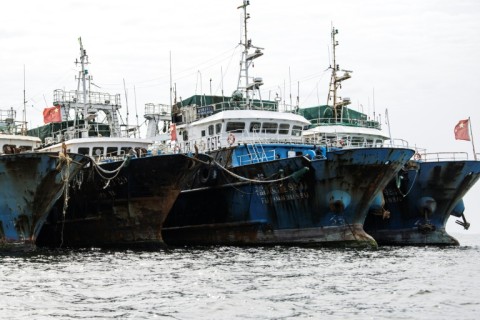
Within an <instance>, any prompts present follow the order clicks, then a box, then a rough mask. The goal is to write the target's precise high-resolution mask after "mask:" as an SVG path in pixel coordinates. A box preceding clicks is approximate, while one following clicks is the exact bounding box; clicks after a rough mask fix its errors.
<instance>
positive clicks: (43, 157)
mask: <svg viewBox="0 0 480 320" xmlns="http://www.w3.org/2000/svg"><path fill="white" fill-rule="evenodd" d="M69 156H70V157H71V159H72V160H73V161H72V162H71V163H70V165H69V166H66V165H65V164H63V165H62V166H61V169H60V170H57V165H58V163H59V160H58V154H57V153H46V152H42V153H40V152H39V153H33V152H32V153H19V154H8V155H1V156H0V222H1V227H0V245H1V246H9V245H23V244H27V245H30V244H33V243H34V241H35V239H36V237H37V235H38V234H39V232H40V230H41V228H42V226H43V224H44V222H45V219H46V217H47V214H48V212H49V210H50V209H51V207H52V206H53V204H54V202H55V201H56V200H57V199H58V198H59V197H60V196H61V194H62V193H63V188H64V179H68V178H69V179H72V178H73V177H74V176H75V175H76V174H77V172H78V171H79V170H80V169H81V168H82V167H83V166H84V165H85V164H86V163H87V162H88V161H89V160H88V158H87V157H85V156H83V155H78V154H69Z"/></svg>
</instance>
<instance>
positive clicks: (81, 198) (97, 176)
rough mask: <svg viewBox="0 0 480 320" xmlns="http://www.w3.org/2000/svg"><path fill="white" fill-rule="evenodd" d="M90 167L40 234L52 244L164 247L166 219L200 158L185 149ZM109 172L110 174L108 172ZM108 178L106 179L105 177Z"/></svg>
mask: <svg viewBox="0 0 480 320" xmlns="http://www.w3.org/2000/svg"><path fill="white" fill-rule="evenodd" d="M121 165H122V163H121V162H118V161H117V162H111V163H104V164H102V165H100V168H101V169H102V171H101V172H100V171H98V170H94V169H93V168H87V169H85V170H83V172H82V174H81V175H80V176H79V178H78V179H77V180H76V181H75V182H74V183H72V186H71V188H70V192H69V196H70V199H69V202H68V208H67V210H66V213H65V216H63V215H62V211H63V202H62V201H58V202H57V203H56V205H55V206H54V208H53V210H52V211H51V213H50V215H49V217H48V221H47V222H46V223H45V225H44V228H43V229H42V232H41V233H40V235H39V237H38V239H37V245H39V246H48V247H73V248H75V247H76V248H78V247H100V248H102V247H127V248H158V247H164V242H163V239H162V234H161V230H162V225H163V222H164V220H165V218H166V217H167V215H168V213H169V211H170V209H171V207H172V205H173V203H174V202H175V200H176V199H177V197H178V195H179V194H180V191H181V189H182V187H183V183H184V182H185V181H188V179H189V178H190V177H191V175H192V174H193V173H194V172H195V170H196V168H197V167H198V166H199V165H200V162H199V161H197V159H195V158H193V157H189V156H186V155H183V154H164V155H158V156H146V157H141V158H132V159H131V160H130V161H129V163H128V165H124V166H123V167H122V168H121V169H120V170H119V171H118V172H117V173H115V176H114V177H113V176H112V172H114V171H115V170H116V169H118V168H119V167H120V166H121ZM105 172H110V174H105ZM106 178H108V179H106Z"/></svg>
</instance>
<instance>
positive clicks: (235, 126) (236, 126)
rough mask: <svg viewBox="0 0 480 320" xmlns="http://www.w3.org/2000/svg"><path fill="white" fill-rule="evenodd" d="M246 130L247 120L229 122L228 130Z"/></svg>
mask: <svg viewBox="0 0 480 320" xmlns="http://www.w3.org/2000/svg"><path fill="white" fill-rule="evenodd" d="M243 130H245V122H227V132H230V131H243Z"/></svg>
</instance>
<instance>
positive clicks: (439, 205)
mask: <svg viewBox="0 0 480 320" xmlns="http://www.w3.org/2000/svg"><path fill="white" fill-rule="evenodd" d="M399 178H400V179H394V180H393V181H391V183H389V184H388V186H387V188H385V190H384V192H383V195H384V198H385V209H386V210H388V211H389V212H390V217H389V218H387V217H383V216H381V215H376V214H369V215H368V217H367V219H366V221H365V230H366V231H367V232H368V233H369V234H371V235H372V236H373V237H374V238H375V240H377V242H378V244H379V245H440V246H442V245H458V244H459V243H458V241H457V240H456V239H455V238H454V237H452V236H450V235H449V234H448V233H447V232H446V230H445V226H446V223H447V220H448V218H449V217H450V215H451V214H456V213H455V211H456V210H455V208H456V207H457V206H459V204H461V201H462V197H463V196H464V195H465V194H466V193H467V192H468V190H470V188H471V187H472V186H473V185H474V184H475V183H476V182H477V181H478V179H479V178H480V161H439V162H417V163H413V165H412V166H410V167H409V168H408V169H405V170H402V171H401V173H400V174H399ZM398 185H399V187H397V186H398Z"/></svg>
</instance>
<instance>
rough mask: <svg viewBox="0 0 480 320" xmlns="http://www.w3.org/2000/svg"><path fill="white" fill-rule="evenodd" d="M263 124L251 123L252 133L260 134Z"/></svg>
mask: <svg viewBox="0 0 480 320" xmlns="http://www.w3.org/2000/svg"><path fill="white" fill-rule="evenodd" d="M261 126H262V124H261V123H260V122H250V132H257V133H258V132H260V127H261Z"/></svg>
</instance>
